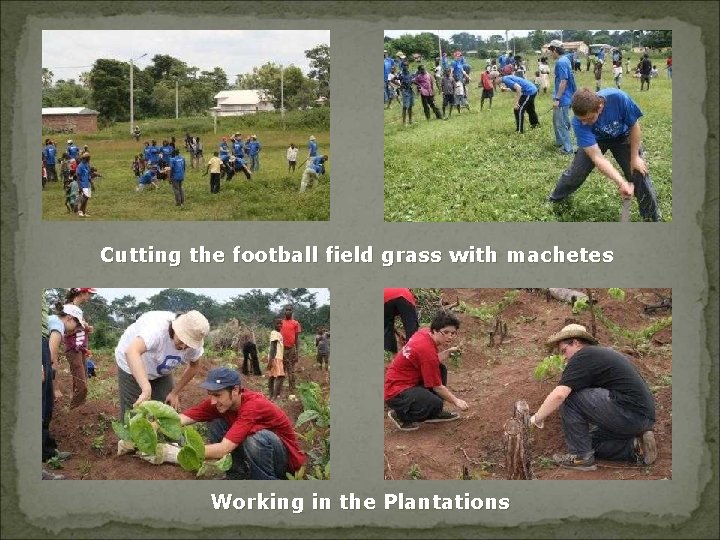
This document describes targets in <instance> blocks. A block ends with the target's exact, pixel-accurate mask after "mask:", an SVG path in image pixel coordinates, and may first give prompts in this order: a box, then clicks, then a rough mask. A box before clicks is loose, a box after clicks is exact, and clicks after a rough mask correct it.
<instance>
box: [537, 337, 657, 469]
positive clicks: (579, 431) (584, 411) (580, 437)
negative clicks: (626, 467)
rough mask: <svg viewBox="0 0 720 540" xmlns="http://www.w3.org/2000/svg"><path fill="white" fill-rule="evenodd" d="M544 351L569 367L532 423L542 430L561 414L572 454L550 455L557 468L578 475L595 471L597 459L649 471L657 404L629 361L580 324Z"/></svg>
mask: <svg viewBox="0 0 720 540" xmlns="http://www.w3.org/2000/svg"><path fill="white" fill-rule="evenodd" d="M547 346H548V348H550V349H558V350H559V352H560V354H561V355H562V356H564V357H565V359H566V360H567V365H566V366H565V369H564V370H563V373H562V376H561V378H560V382H559V383H558V385H557V386H556V387H555V389H554V390H553V391H552V392H550V393H549V394H548V396H547V397H546V398H545V401H543V403H542V405H541V406H540V408H539V409H538V410H537V412H536V413H535V414H534V415H532V416H531V417H530V423H531V424H532V425H534V426H536V427H538V428H542V427H543V425H544V423H545V419H546V418H547V417H548V416H550V415H551V414H552V413H553V412H555V411H556V410H557V409H560V418H561V421H562V427H563V433H564V435H565V442H566V443H567V446H568V449H569V450H570V453H569V454H556V455H554V456H553V459H554V460H555V462H556V463H557V464H558V465H560V466H561V467H563V468H566V469H576V470H580V471H594V470H595V469H596V468H597V466H596V465H595V458H596V457H597V458H600V459H608V460H619V461H630V462H632V463H637V464H642V465H652V464H653V463H654V462H655V459H656V458H657V445H656V443H655V435H654V434H653V432H652V427H653V425H654V424H655V403H654V400H653V395H652V392H650V388H648V385H647V383H646V382H645V381H644V380H643V378H642V377H641V376H640V373H639V372H638V370H637V368H636V367H635V366H634V365H633V364H632V362H631V360H630V359H629V358H628V357H626V356H625V355H623V354H621V353H619V352H617V351H615V350H613V349H610V348H608V347H600V346H598V341H597V339H595V337H593V336H592V335H591V334H589V333H588V332H587V330H586V329H585V327H584V326H582V325H579V324H569V325H567V326H565V328H563V329H562V330H561V331H560V332H558V333H556V334H553V335H552V336H550V338H549V339H548V341H547Z"/></svg>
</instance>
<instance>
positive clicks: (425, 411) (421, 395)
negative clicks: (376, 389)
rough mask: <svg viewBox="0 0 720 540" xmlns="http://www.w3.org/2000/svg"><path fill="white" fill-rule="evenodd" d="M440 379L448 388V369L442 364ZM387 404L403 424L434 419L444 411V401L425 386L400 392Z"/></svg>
mask: <svg viewBox="0 0 720 540" xmlns="http://www.w3.org/2000/svg"><path fill="white" fill-rule="evenodd" d="M440 378H441V379H442V383H443V386H447V367H445V365H444V364H442V363H441V364H440ZM385 404H386V405H387V406H388V407H389V408H390V409H393V410H394V411H395V413H396V414H397V417H398V419H399V420H400V421H401V422H424V421H425V420H427V419H428V418H434V417H436V416H437V415H438V414H440V412H442V410H443V399H442V398H441V397H440V396H438V395H437V394H436V393H435V392H433V391H432V390H430V389H428V388H425V387H423V386H413V387H412V388H408V389H407V390H404V391H403V392H400V393H399V394H398V395H397V396H395V397H394V398H391V399H388V400H387V401H386V402H385Z"/></svg>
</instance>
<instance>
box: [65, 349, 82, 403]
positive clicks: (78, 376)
mask: <svg viewBox="0 0 720 540" xmlns="http://www.w3.org/2000/svg"><path fill="white" fill-rule="evenodd" d="M65 356H67V359H68V364H70V375H71V376H72V385H73V395H72V399H71V400H70V408H71V409H74V408H75V407H79V406H80V405H82V404H83V403H85V398H87V369H86V368H85V359H84V358H83V353H82V352H81V351H67V352H66V353H65Z"/></svg>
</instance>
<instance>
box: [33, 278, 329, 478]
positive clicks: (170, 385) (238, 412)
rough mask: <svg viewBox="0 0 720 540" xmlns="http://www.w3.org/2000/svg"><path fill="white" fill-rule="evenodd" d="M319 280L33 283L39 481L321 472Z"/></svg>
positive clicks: (324, 429) (324, 365)
mask: <svg viewBox="0 0 720 540" xmlns="http://www.w3.org/2000/svg"><path fill="white" fill-rule="evenodd" d="M329 399H330V292H329V290H328V289H308V288H294V289H291V288H278V289H219V288H218V289H132V288H130V289H128V288H123V289H113V288H91V287H74V288H69V289H63V288H52V289H45V290H43V291H42V461H43V463H42V478H43V480H190V479H224V480H306V479H314V480H327V479H329V478H330V402H329Z"/></svg>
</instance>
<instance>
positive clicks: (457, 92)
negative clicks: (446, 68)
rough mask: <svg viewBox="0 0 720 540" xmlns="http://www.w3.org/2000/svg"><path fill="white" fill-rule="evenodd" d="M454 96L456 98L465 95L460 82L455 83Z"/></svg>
mask: <svg viewBox="0 0 720 540" xmlns="http://www.w3.org/2000/svg"><path fill="white" fill-rule="evenodd" d="M455 95H456V96H464V95H465V88H464V87H463V83H462V82H461V81H455Z"/></svg>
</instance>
